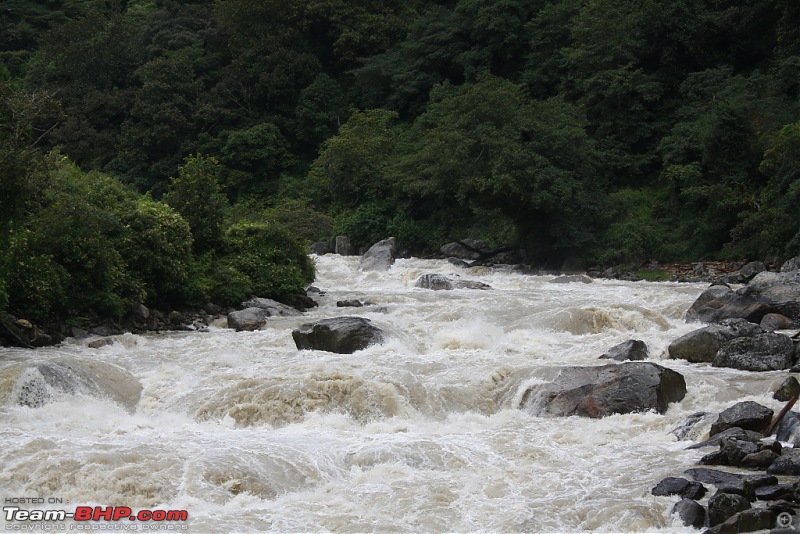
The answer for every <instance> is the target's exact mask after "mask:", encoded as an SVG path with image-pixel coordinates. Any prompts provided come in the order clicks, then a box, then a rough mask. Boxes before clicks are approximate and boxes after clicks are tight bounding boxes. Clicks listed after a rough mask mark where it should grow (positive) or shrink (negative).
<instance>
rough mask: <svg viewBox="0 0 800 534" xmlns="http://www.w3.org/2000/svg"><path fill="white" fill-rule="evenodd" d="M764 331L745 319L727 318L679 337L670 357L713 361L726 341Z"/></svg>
mask: <svg viewBox="0 0 800 534" xmlns="http://www.w3.org/2000/svg"><path fill="white" fill-rule="evenodd" d="M763 333H764V329H763V328H761V327H760V326H758V325H757V324H753V323H751V322H748V321H745V320H744V319H727V320H724V321H722V322H720V323H719V324H713V325H709V326H706V327H703V328H699V329H697V330H693V331H692V332H689V333H688V334H685V335H683V336H681V337H679V338H678V339H676V340H675V341H673V342H672V343H670V345H669V348H668V351H669V357H670V358H672V359H674V360H687V361H689V362H692V363H701V362H705V363H711V362H712V361H713V360H714V357H715V356H716V355H717V352H719V349H721V348H722V346H723V345H724V344H725V343H726V342H728V341H730V340H732V339H736V338H740V337H745V336H756V335H758V334H763Z"/></svg>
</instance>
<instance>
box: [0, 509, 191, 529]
mask: <svg viewBox="0 0 800 534" xmlns="http://www.w3.org/2000/svg"><path fill="white" fill-rule="evenodd" d="M3 512H4V515H5V520H6V521H18V522H19V521H24V522H31V521H46V522H55V521H66V520H68V519H71V520H73V521H81V522H95V523H96V522H100V521H111V522H115V521H121V522H125V521H132V522H141V523H142V530H187V528H188V527H187V525H186V524H180V522H185V521H187V520H188V519H189V512H188V511H186V510H139V511H138V512H135V513H134V511H133V509H131V508H129V507H128V506H108V507H102V506H78V507H76V508H75V511H74V512H67V511H66V510H24V509H22V508H20V507H19V506H4V507H3ZM176 523H178V524H176ZM95 526H97V525H96V524H94V523H86V524H83V523H77V524H76V523H73V524H70V526H69V529H70V530H89V529H91V530H95V528H92V527H95ZM120 526H121V525H120ZM130 526H131V527H134V526H138V525H130ZM9 527H12V528H9ZM14 527H19V528H14ZM62 527H63V528H61V529H54V530H66V527H65V526H64V525H62ZM6 530H31V529H28V528H22V525H20V524H19V523H16V524H6ZM115 530H118V529H115ZM125 530H138V528H130V529H128V528H125Z"/></svg>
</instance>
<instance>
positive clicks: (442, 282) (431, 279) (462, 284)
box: [414, 273, 492, 291]
mask: <svg viewBox="0 0 800 534" xmlns="http://www.w3.org/2000/svg"><path fill="white" fill-rule="evenodd" d="M414 287H421V288H424V289H432V290H434V291H441V290H451V289H492V287H491V286H489V285H488V284H484V283H483V282H475V281H472V280H453V279H452V278H448V277H446V276H443V275H441V274H433V273H429V274H423V275H422V276H420V277H419V278H418V279H417V281H416V283H415V284H414Z"/></svg>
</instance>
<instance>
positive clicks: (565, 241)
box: [0, 0, 800, 316]
mask: <svg viewBox="0 0 800 534" xmlns="http://www.w3.org/2000/svg"><path fill="white" fill-rule="evenodd" d="M6 4H8V5H7V6H6V9H4V11H3V12H2V13H0V22H1V23H2V25H3V28H4V32H2V38H0V81H1V82H2V83H0V141H2V144H1V145H0V178H2V181H1V182H0V203H2V204H1V205H0V245H2V250H3V252H2V257H0V282H2V283H0V307H2V306H4V305H6V301H7V300H8V299H9V298H10V299H11V300H10V303H9V304H10V305H11V306H12V307H17V308H21V309H25V310H28V309H30V310H37V311H36V313H37V314H38V315H40V316H42V315H46V314H48V313H55V312H57V311H58V310H68V311H69V310H73V309H74V311H81V309H94V310H97V311H98V313H106V314H108V313H116V314H119V313H123V312H124V311H125V310H126V309H127V308H129V307H130V305H131V304H132V303H134V302H139V301H144V302H150V303H154V304H158V305H161V306H167V305H174V304H177V303H189V302H191V303H197V302H200V301H202V300H203V299H208V298H212V299H217V300H221V301H226V302H233V301H235V300H236V299H238V298H239V297H240V296H241V295H245V294H246V293H248V292H253V291H262V290H264V291H266V290H267V286H266V285H265V284H267V282H266V279H264V278H263V277H262V276H261V274H258V273H256V272H255V271H253V270H252V265H253V262H255V261H261V260H257V258H262V259H263V258H269V260H268V261H270V262H274V265H279V264H280V265H284V264H283V263H281V262H287V263H285V265H284V267H285V268H284V267H281V268H275V269H273V270H270V269H267V270H266V271H264V272H265V273H266V272H269V273H270V274H269V277H274V286H271V287H272V291H274V292H275V294H284V293H285V292H286V291H289V290H290V288H293V287H298V286H299V285H302V284H299V283H298V282H299V280H307V279H308V278H309V277H310V270H309V268H308V265H306V264H305V261H307V260H303V259H302V258H301V257H300V256H302V254H298V250H299V249H297V248H296V246H295V244H294V241H292V242H289V241H286V235H285V234H284V233H283V231H282V230H280V228H279V227H281V226H283V227H286V228H289V232H290V234H291V235H292V236H294V237H295V238H296V239H299V240H301V241H302V242H308V241H311V240H316V239H328V238H330V237H331V236H333V235H335V234H336V233H344V234H347V235H349V236H350V237H351V239H352V240H353V241H354V242H355V243H356V244H357V245H361V246H364V245H369V244H370V243H371V242H374V241H376V240H378V239H382V238H385V237H387V236H389V235H394V236H396V237H397V238H398V240H399V242H400V244H401V247H402V248H404V249H407V250H416V251H426V250H433V249H435V248H437V247H438V246H439V245H440V244H442V243H443V242H445V241H446V240H448V239H450V238H453V237H466V236H470V237H477V238H483V239H485V240H487V241H489V242H490V243H493V244H496V245H500V244H515V245H517V246H519V247H521V248H523V249H524V250H525V251H526V252H527V256H528V259H529V261H531V262H537V263H541V264H550V265H556V266H557V265H559V264H560V262H561V261H562V260H563V259H564V258H581V259H583V260H584V261H585V262H601V263H617V262H624V263H628V264H636V263H638V262H640V261H641V260H643V259H646V258H654V259H661V260H681V259H683V260H690V259H691V260H695V259H700V258H708V259H712V258H719V259H722V258H736V259H744V258H750V259H764V258H765V257H767V256H768V255H773V256H774V255H777V256H788V255H795V254H797V253H800V211H798V210H800V208H798V205H800V203H798V200H800V198H798V196H799V195H800V186H798V182H800V180H798V178H800V176H799V175H798V173H800V155H799V154H800V146H799V144H800V127H799V126H798V124H800V122H798V120H800V106H799V105H798V104H799V102H798V99H799V98H800V44H798V43H800V33H798V32H799V30H798V28H800V7H798V4H797V2H796V1H795V0H748V1H746V2H745V1H744V0H732V1H727V2H718V1H711V0H677V1H673V2H659V1H657V0H637V1H635V2H634V1H631V0H451V1H446V2H445V1H439V0H413V1H411V2H408V1H400V0H381V1H377V0H324V1H323V0H282V1H280V2H278V1H276V0H127V1H123V0H112V1H108V2H91V1H86V0H51V1H48V2H45V3H42V2H32V1H30V0H13V1H10V2H6ZM52 150H58V151H60V152H59V153H60V154H62V155H63V156H65V157H66V158H68V160H69V161H71V162H74V163H75V164H76V165H77V167H74V166H72V165H71V164H70V163H61V162H58V164H57V165H56V164H54V163H53V161H54V160H53V158H54V157H56V156H51V157H50V159H47V157H46V156H45V155H46V154H47V152H48V151H52ZM57 157H59V158H60V157H62V156H57ZM92 180H94V181H99V182H98V183H100V182H102V183H103V184H106V185H105V186H103V187H99V185H97V184H95V185H86V184H88V183H90V182H92ZM111 181H113V183H115V184H116V185H114V186H111V185H108V184H109V183H111ZM69 184H72V185H69ZM76 184H78V185H76ZM79 184H83V185H79ZM121 184H124V186H125V187H130V188H132V189H130V190H128V189H125V191H126V192H125V193H124V194H123V193H122V192H121V191H122V189H120V188H122V187H123V185H121ZM81 188H83V193H80V194H79V193H77V191H78V190H79V189H81ZM112 190H113V191H116V193H112ZM134 191H135V192H134ZM103 192H104V193H103ZM103 194H105V195H111V197H113V198H100V197H98V195H100V196H102V195H103ZM71 195H72V196H71ZM92 195H94V197H93V196H92ZM142 195H146V196H142ZM147 195H149V196H147ZM73 196H74V197H75V198H73ZM73 200H74V202H73ZM161 202H163V203H164V204H162V203H161ZM167 206H169V208H168V207H167ZM170 208H171V209H170ZM173 210H174V211H173ZM55 221H58V222H59V225H60V226H58V228H59V231H56V226H49V225H50V224H51V223H52V224H55ZM48 232H53V234H52V235H50V234H48ZM290 241H291V240H290ZM77 243H80V246H78V245H77ZM269 243H273V244H269ZM280 243H282V244H280ZM250 247H253V248H252V249H250ZM276 247H277V248H276ZM78 248H80V249H82V250H83V251H84V253H85V255H86V256H87V257H88V256H92V259H91V260H88V259H87V257H83V256H81V255H80V254H79V251H78ZM246 249H247V250H246ZM278 249H280V250H278ZM145 251H146V252H145ZM281 251H282V252H281ZM234 256H236V258H234ZM23 259H24V260H25V262H26V263H25V267H24V268H23V267H22V266H21V265H22V264H21V263H20V262H21V261H22V260H23ZM162 260H163V263H162ZM26 269H28V270H29V271H30V273H31V274H30V275H26V274H24V273H25V272H28V271H26ZM262 274H263V273H262ZM265 276H266V275H265ZM9 280H13V282H12V283H9ZM287 280H294V282H287ZM287 284H288V285H287ZM234 286H236V287H234ZM12 287H13V288H14V291H13V294H11V293H9V290H10V288H12ZM36 288H42V289H40V290H37V289H36ZM44 294H50V295H52V298H47V299H43V298H42V295H44ZM77 300H79V301H80V302H81V304H80V305H78V304H76V301H77Z"/></svg>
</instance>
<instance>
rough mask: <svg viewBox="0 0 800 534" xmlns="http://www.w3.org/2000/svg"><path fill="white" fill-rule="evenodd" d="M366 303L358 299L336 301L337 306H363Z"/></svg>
mask: <svg viewBox="0 0 800 534" xmlns="http://www.w3.org/2000/svg"><path fill="white" fill-rule="evenodd" d="M364 304H365V303H364V302H361V301H360V300H358V299H350V300H337V301H336V307H337V308H361V307H363V306H364Z"/></svg>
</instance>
